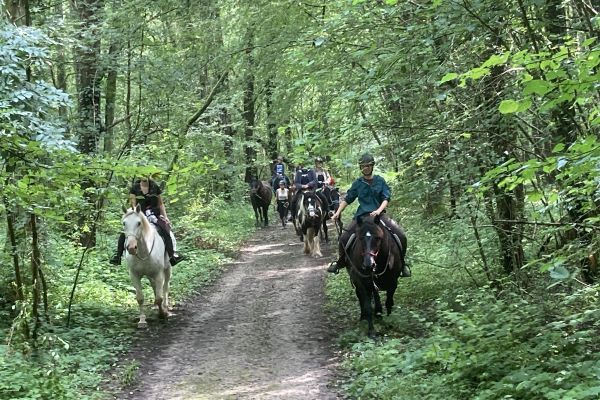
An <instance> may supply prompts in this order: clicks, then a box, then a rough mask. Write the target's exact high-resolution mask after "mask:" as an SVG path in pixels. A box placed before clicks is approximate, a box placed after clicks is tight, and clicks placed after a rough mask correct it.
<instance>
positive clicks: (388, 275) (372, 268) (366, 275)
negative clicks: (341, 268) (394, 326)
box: [346, 216, 406, 336]
mask: <svg viewBox="0 0 600 400" xmlns="http://www.w3.org/2000/svg"><path fill="white" fill-rule="evenodd" d="M399 240H400V246H399V245H398V244H397V243H396V241H395V239H394V237H393V236H392V234H391V232H389V230H388V229H386V228H385V227H384V226H383V225H382V223H381V221H380V218H379V216H377V217H371V216H365V217H359V218H358V219H357V227H356V239H355V240H354V245H353V247H352V248H351V249H348V250H347V254H346V256H347V259H348V260H349V263H348V266H347V267H346V269H347V271H348V274H349V275H350V279H351V281H352V283H353V285H354V287H355V288H356V297H358V302H359V304H360V319H361V321H362V320H366V321H367V322H368V325H369V332H368V334H369V336H373V335H374V333H375V330H374V327H373V313H375V315H381V314H382V312H383V310H382V307H381V299H380V298H379V291H380V290H385V291H386V299H385V308H386V311H387V315H390V313H391V312H392V307H393V306H394V292H395V291H396V287H397V286H398V278H399V277H400V274H401V271H402V265H403V263H404V257H405V255H406V235H405V234H404V232H402V235H401V237H399ZM373 302H374V303H375V307H374V308H373Z"/></svg>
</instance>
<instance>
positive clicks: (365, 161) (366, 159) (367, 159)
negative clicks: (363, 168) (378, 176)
mask: <svg viewBox="0 0 600 400" xmlns="http://www.w3.org/2000/svg"><path fill="white" fill-rule="evenodd" d="M358 165H375V158H373V156H372V155H371V154H369V153H365V154H363V155H362V156H360V159H359V160H358Z"/></svg>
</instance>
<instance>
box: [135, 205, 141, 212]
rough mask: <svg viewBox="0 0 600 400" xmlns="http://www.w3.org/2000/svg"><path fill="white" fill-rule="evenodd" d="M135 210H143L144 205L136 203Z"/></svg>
mask: <svg viewBox="0 0 600 400" xmlns="http://www.w3.org/2000/svg"><path fill="white" fill-rule="evenodd" d="M135 212H136V213H139V212H142V206H140V205H139V204H136V205H135Z"/></svg>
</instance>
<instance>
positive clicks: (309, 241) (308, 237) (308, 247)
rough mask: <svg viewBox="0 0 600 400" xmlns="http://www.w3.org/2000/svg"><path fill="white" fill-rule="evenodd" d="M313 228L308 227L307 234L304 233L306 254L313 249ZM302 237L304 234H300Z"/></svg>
mask: <svg viewBox="0 0 600 400" xmlns="http://www.w3.org/2000/svg"><path fill="white" fill-rule="evenodd" d="M311 235H312V228H308V230H307V231H306V235H304V237H303V238H304V254H310V252H311V250H312V237H311ZM300 237H301V238H302V236H300Z"/></svg>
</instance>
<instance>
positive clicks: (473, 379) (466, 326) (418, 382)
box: [346, 289, 600, 399]
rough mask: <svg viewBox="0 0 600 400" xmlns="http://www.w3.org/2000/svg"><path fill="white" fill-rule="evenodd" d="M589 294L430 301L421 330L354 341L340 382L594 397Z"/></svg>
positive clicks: (433, 393)
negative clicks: (345, 378) (347, 374)
mask: <svg viewBox="0 0 600 400" xmlns="http://www.w3.org/2000/svg"><path fill="white" fill-rule="evenodd" d="M596 296H598V291H597V289H589V290H583V291H579V292H577V293H574V294H572V295H563V296H558V297H553V298H547V299H545V300H544V301H543V303H541V304H539V303H537V302H534V303H532V302H530V301H527V300H524V299H523V298H521V297H520V296H516V295H513V294H506V295H503V296H501V297H500V298H497V297H495V296H493V295H491V294H490V292H489V290H488V289H485V290H483V291H481V292H479V293H471V294H466V293H465V294H463V295H459V296H457V298H456V300H455V302H454V304H453V305H452V304H448V303H444V302H437V306H436V315H435V317H434V318H431V317H429V318H428V319H429V320H434V321H435V322H434V323H429V326H428V327H427V331H426V332H424V337H419V338H416V339H410V338H409V337H407V336H406V335H403V336H402V339H389V340H384V341H383V342H382V343H379V344H378V343H375V342H365V343H357V344H356V345H354V346H353V348H352V353H351V355H350V356H349V358H348V360H347V361H346V366H347V367H348V368H350V370H351V373H352V377H351V379H349V383H348V386H347V390H348V392H349V393H350V395H351V396H353V397H356V398H380V399H388V398H397V396H399V394H400V393H401V398H408V399H413V398H414V399H417V398H431V399H460V398H477V399H497V398H544V399H564V398H570V399H592V398H596V397H597V395H598V385H597V370H598V367H599V366H600V358H599V357H598V356H597V355H596V353H597V349H598V348H599V346H600V341H599V340H598V338H597V335H595V331H596V330H597V329H598V325H599V322H598V317H599V316H600V314H599V312H598V310H597V309H596V307H595V298H596ZM398 325H399V327H401V328H402V329H404V330H405V331H404V333H405V334H406V333H408V332H410V331H412V330H413V329H412V326H413V325H411V324H407V323H404V324H402V323H401V322H399V323H398Z"/></svg>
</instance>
